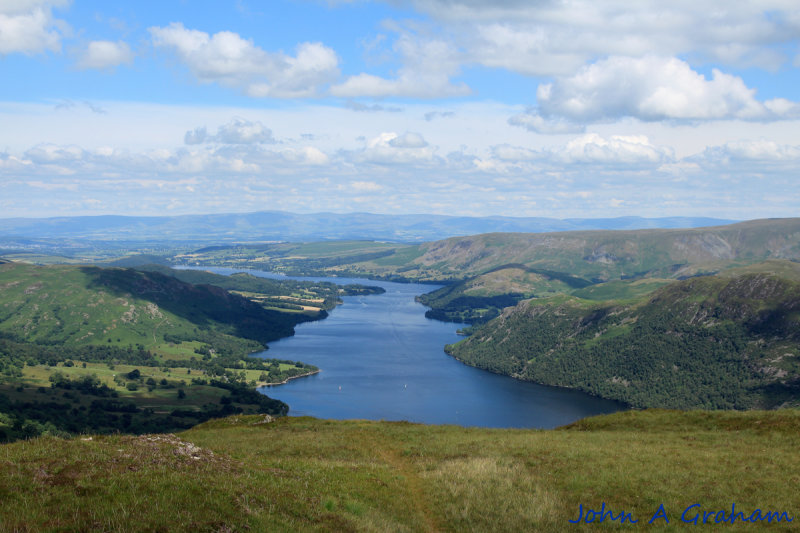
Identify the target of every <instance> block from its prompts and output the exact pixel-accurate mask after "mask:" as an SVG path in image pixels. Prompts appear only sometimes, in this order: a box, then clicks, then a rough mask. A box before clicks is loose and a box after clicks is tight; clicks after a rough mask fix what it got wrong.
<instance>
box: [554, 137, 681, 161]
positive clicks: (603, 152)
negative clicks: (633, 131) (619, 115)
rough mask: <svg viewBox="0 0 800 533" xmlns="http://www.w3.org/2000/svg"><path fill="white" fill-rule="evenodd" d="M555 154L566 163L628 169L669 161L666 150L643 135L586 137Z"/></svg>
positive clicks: (668, 150)
mask: <svg viewBox="0 0 800 533" xmlns="http://www.w3.org/2000/svg"><path fill="white" fill-rule="evenodd" d="M558 154H559V155H560V158H561V159H562V160H563V161H565V162H568V163H602V164H611V165H620V164H621V165H626V166H629V167H630V168H631V169H638V167H639V166H640V165H646V166H652V165H659V164H661V163H663V162H665V161H668V160H671V159H672V152H671V150H670V149H668V148H666V147H658V146H654V145H653V144H651V143H650V141H649V139H648V138H647V137H645V136H643V135H638V136H637V135H633V136H632V135H627V136H626V135H614V136H611V137H610V138H607V139H606V138H604V137H601V136H600V135H597V134H596V133H590V134H587V135H583V136H581V137H578V138H576V139H573V140H571V141H570V142H568V143H567V145H566V146H565V147H564V148H563V149H562V150H559V151H558Z"/></svg>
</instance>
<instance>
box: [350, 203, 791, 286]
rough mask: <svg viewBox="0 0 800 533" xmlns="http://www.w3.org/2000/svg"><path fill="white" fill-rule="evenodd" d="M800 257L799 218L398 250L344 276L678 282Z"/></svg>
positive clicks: (467, 240)
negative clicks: (524, 272)
mask: <svg viewBox="0 0 800 533" xmlns="http://www.w3.org/2000/svg"><path fill="white" fill-rule="evenodd" d="M798 257H800V218H791V219H769V220H753V221H749V222H742V223H738V224H731V225H727V226H717V227H710V228H696V229H662V230H626V231H565V232H557V233H488V234H481V235H473V236H469V237H453V238H450V239H444V240H441V241H435V242H430V243H425V244H421V245H417V246H414V247H411V248H406V249H403V250H402V251H401V250H398V251H397V252H396V253H395V254H393V255H390V256H387V257H383V258H379V259H372V260H364V261H360V262H353V263H352V264H342V265H339V266H337V269H343V270H346V271H349V272H356V273H362V274H371V275H380V276H387V277H390V276H392V275H397V274H399V275H402V276H405V277H407V278H411V279H417V280H461V279H465V278H467V277H471V276H475V275H479V274H481V273H484V272H486V271H489V270H491V269H493V268H497V267H499V266H501V265H504V264H507V263H521V264H524V265H526V266H527V267H530V268H537V269H543V270H550V271H557V272H566V273H569V274H572V275H574V276H578V277H581V278H585V279H588V280H594V281H608V280H613V279H620V278H629V277H643V276H647V277H662V278H664V277H670V278H678V277H683V276H691V275H695V274H697V273H704V272H713V271H717V270H720V269H723V268H728V267H731V266H737V265H746V264H750V263H755V262H759V261H763V260H765V259H769V258H785V259H787V258H798Z"/></svg>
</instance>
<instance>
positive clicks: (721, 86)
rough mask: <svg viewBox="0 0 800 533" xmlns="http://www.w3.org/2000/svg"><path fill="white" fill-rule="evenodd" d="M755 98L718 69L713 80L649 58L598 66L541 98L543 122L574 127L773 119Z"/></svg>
mask: <svg viewBox="0 0 800 533" xmlns="http://www.w3.org/2000/svg"><path fill="white" fill-rule="evenodd" d="M755 92H756V91H755V90H754V89H750V88H748V87H747V86H746V85H745V84H744V82H743V81H742V79H741V78H739V77H736V76H731V75H729V74H725V73H724V72H721V71H719V70H717V69H714V70H713V73H712V78H711V79H710V80H709V79H706V78H705V77H704V76H703V75H701V74H699V73H697V72H695V71H694V70H692V68H691V67H690V66H689V64H688V63H686V62H685V61H681V60H680V59H677V58H664V57H655V56H647V57H643V58H630V57H611V58H608V59H604V60H601V61H598V62H597V63H594V64H592V65H589V66H586V67H584V68H582V69H581V70H580V71H579V72H578V73H577V74H575V75H574V76H570V77H566V78H559V79H557V80H556V81H555V82H553V83H546V84H543V85H540V86H539V89H538V90H537V93H536V96H537V102H538V104H539V111H540V113H541V114H542V115H543V116H545V117H548V116H556V117H565V118H567V119H568V120H573V121H598V120H605V119H614V118H618V117H621V116H631V117H636V118H639V119H641V120H663V119H679V120H705V119H730V118H738V119H745V120H754V119H768V118H773V117H774V113H773V112H772V111H770V109H769V108H768V107H767V105H765V104H764V103H762V102H759V101H758V100H756V98H755ZM773 107H774V108H776V107H777V106H773Z"/></svg>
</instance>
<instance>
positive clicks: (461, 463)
mask: <svg viewBox="0 0 800 533" xmlns="http://www.w3.org/2000/svg"><path fill="white" fill-rule="evenodd" d="M799 430H800V413H799V412H798V411H797V410H794V409H784V410H780V411H774V412H763V411H760V412H746V413H735V412H733V413H732V412H726V413H721V412H672V411H644V412H641V411H638V412H637V411H629V412H623V413H616V414H613V415H607V416H602V417H595V418H589V419H585V420H582V421H580V422H577V423H575V424H573V425H571V426H568V427H565V428H561V429H558V430H547V431H542V430H492V429H480V428H460V427H456V426H423V425H417V424H409V423H403V422H368V421H325V420H315V419H311V418H291V417H284V418H280V419H277V420H275V421H272V422H266V423H265V420H264V417H263V415H262V416H257V417H256V416H236V417H230V418H226V419H222V420H215V421H211V422H208V423H205V424H203V425H200V426H197V427H195V428H193V429H191V430H189V431H185V432H182V433H180V434H178V435H177V436H176V435H142V436H123V435H110V436H104V437H98V436H83V437H81V438H75V439H71V440H63V439H59V438H54V437H43V438H38V439H34V440H30V441H25V442H18V443H13V444H6V445H2V447H0V450H2V453H3V458H4V460H3V461H0V494H3V505H2V506H0V524H3V527H4V528H5V529H6V530H8V531H100V530H104V531H179V532H180V531H187V532H188V531H231V532H233V531H453V532H461V531H509V532H516V531H541V532H561V531H565V530H571V529H573V528H575V529H576V530H579V531H589V530H590V529H591V530H596V529H597V528H598V527H603V526H609V527H611V528H619V527H623V528H631V527H633V528H634V529H639V528H646V529H647V530H648V531H675V530H678V531H681V530H683V529H684V528H685V527H686V526H688V527H690V528H693V527H695V524H694V523H693V522H692V521H693V520H694V519H695V517H697V525H700V524H702V523H703V513H708V514H706V517H707V519H708V523H711V524H713V523H714V521H715V520H717V524H716V527H717V529H724V530H725V531H756V530H762V529H767V528H768V529H770V530H772V529H774V530H776V531H788V530H794V528H796V524H797V521H798V517H799V516H800V496H798V493H797V491H796V490H789V488H791V487H794V486H796V484H797V481H798V475H797V449H798V446H800V437H798V435H800V431H799ZM603 505H605V507H603ZM660 506H663V512H664V514H665V515H666V520H669V522H668V523H667V521H666V520H665V519H664V518H663V517H662V518H656V519H655V520H654V521H653V524H652V525H648V524H647V523H648V521H650V520H651V519H652V518H653V516H654V515H656V514H657V513H658V511H659V508H660ZM692 506H693V507H692ZM581 507H582V508H583V510H584V520H586V516H587V511H588V510H589V509H593V510H598V511H599V510H601V509H604V510H605V511H606V512H607V511H609V510H610V511H612V512H613V514H614V517H618V516H619V514H620V513H624V514H625V515H626V516H628V515H629V516H630V518H631V519H633V520H636V521H637V523H636V524H635V525H633V526H632V525H631V524H630V522H627V523H626V524H625V525H624V526H623V525H620V522H619V519H617V520H615V521H612V520H611V519H610V517H609V516H606V517H605V520H604V521H605V522H606V523H605V524H603V526H598V523H597V522H599V521H600V520H599V516H595V517H594V521H595V523H592V524H583V525H582V526H581V525H576V524H570V523H569V521H570V520H576V519H577V518H578V516H579V512H580V511H579V510H580V509H581ZM757 510H758V513H757V514H756V511H757ZM720 512H722V514H718V513H720ZM732 512H733V513H741V515H739V514H736V515H735V516H734V518H733V522H734V523H731V514H732ZM684 513H685V514H684ZM768 513H769V514H768ZM783 513H786V514H783ZM682 515H683V516H682ZM767 516H769V522H767V520H766V518H767ZM682 518H683V519H682ZM745 519H747V520H751V519H752V522H750V521H745ZM789 519H791V520H792V522H791V523H790V522H788V520H789ZM722 520H725V521H724V522H722V523H721V524H720V523H719V522H720V521H722ZM686 521H688V522H686ZM682 526H683V527H682ZM711 527H714V526H711ZM704 529H705V528H704Z"/></svg>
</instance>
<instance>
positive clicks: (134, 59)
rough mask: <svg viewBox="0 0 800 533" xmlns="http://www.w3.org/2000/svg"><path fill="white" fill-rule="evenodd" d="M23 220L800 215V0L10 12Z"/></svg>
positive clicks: (82, 0) (63, 0)
mask: <svg viewBox="0 0 800 533" xmlns="http://www.w3.org/2000/svg"><path fill="white" fill-rule="evenodd" d="M0 80H1V81H2V83H0V217H17V216H25V217H42V216H55V215H77V214H129V215H163V214H187V213H220V212H247V211H258V210H271V209H279V210H286V211H293V212H298V213H307V212H320V211H333V212H354V211H368V212H374V213H438V214H455V215H477V216H484V215H509V216H549V217H557V218H568V217H609V216H623V215H640V216H651V217H652V216H672V215H685V216H716V217H725V218H732V219H750V218H760V217H788V216H798V214H800V210H799V209H798V208H800V180H799V179H798V178H800V175H799V172H798V171H799V169H800V4H799V3H798V2H797V1H796V0H760V1H751V2H748V1H742V2H731V1H729V0H720V1H716V0H707V1H704V2H697V1H685V0H672V1H670V2H663V1H655V0H653V1H648V0H642V1H637V2H630V1H629V0H608V1H598V0H561V1H556V0H408V1H403V0H386V1H384V2H378V1H376V2H369V1H366V0H364V1H359V0H353V1H346V0H329V1H324V0H296V1H281V0H271V1H269V2H260V1H255V0H239V1H236V2H234V1H231V2H218V1H216V0H207V1H195V0H159V1H149V0H142V1H137V2H104V1H88V0H72V1H70V0H0Z"/></svg>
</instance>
